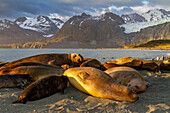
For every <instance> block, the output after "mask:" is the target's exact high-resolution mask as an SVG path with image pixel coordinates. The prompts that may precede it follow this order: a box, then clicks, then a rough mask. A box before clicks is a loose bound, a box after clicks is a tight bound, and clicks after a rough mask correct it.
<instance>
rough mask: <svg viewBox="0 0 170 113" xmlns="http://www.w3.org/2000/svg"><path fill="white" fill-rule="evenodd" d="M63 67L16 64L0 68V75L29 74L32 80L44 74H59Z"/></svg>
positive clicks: (61, 72) (62, 71)
mask: <svg viewBox="0 0 170 113" xmlns="http://www.w3.org/2000/svg"><path fill="white" fill-rule="evenodd" d="M64 71H65V69H61V67H60V68H54V67H50V66H16V67H14V68H9V69H3V70H0V75H7V74H29V75H31V76H32V78H33V80H34V81H36V80H39V79H41V78H43V77H45V76H49V75H52V74H53V75H56V76H60V75H61V74H63V73H64Z"/></svg>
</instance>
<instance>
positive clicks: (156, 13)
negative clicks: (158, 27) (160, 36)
mask: <svg viewBox="0 0 170 113" xmlns="http://www.w3.org/2000/svg"><path fill="white" fill-rule="evenodd" d="M141 15H142V16H143V17H144V18H145V19H146V20H147V21H148V22H150V21H159V20H162V19H166V18H168V17H170V13H169V12H168V11H166V10H164V9H155V10H149V11H148V12H146V13H142V14H141Z"/></svg>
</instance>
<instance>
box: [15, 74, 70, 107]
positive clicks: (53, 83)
mask: <svg viewBox="0 0 170 113" xmlns="http://www.w3.org/2000/svg"><path fill="white" fill-rule="evenodd" d="M67 82H68V78H67V77H65V76H53V75H51V76H48V77H44V78H42V79H40V80H38V81H35V82H33V83H32V84H30V85H29V86H28V87H27V88H25V89H24V91H23V92H22V94H21V95H20V97H19V99H18V100H16V101H14V102H13V104H14V103H23V104H26V102H27V101H33V100H37V99H41V98H45V97H48V96H50V95H53V94H55V93H57V92H61V93H64V89H65V88H66V87H67Z"/></svg>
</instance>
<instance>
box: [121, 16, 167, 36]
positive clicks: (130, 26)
mask: <svg viewBox="0 0 170 113" xmlns="http://www.w3.org/2000/svg"><path fill="white" fill-rule="evenodd" d="M166 22H170V17H167V18H164V19H161V20H158V21H150V22H137V23H127V24H123V25H120V27H124V28H125V33H132V32H138V31H140V30H141V29H144V28H147V27H149V26H155V25H158V24H163V23H166Z"/></svg>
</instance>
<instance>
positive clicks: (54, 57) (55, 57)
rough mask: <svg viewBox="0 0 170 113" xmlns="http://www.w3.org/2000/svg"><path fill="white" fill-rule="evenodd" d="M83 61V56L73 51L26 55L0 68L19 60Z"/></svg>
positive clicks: (59, 62)
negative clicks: (69, 52)
mask: <svg viewBox="0 0 170 113" xmlns="http://www.w3.org/2000/svg"><path fill="white" fill-rule="evenodd" d="M82 61H83V57H82V56H81V55H80V54H77V53H72V54H39V55H35V56H30V57H26V58H23V59H19V60H16V61H13V62H10V63H8V64H6V65H4V66H2V67H1V68H0V69H3V68H7V67H8V66H10V65H14V64H15V63H18V62H38V63H43V64H51V65H57V66H61V65H63V64H68V65H73V66H80V64H81V62H82Z"/></svg>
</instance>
